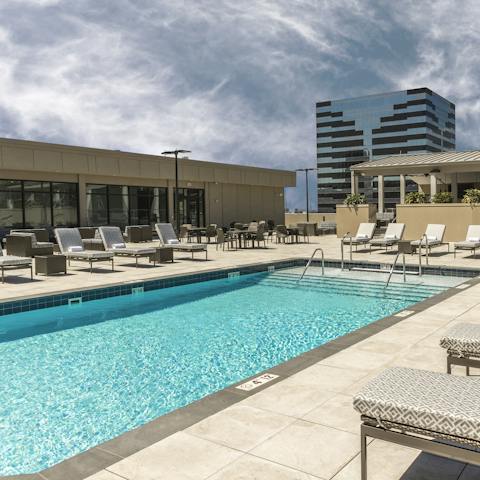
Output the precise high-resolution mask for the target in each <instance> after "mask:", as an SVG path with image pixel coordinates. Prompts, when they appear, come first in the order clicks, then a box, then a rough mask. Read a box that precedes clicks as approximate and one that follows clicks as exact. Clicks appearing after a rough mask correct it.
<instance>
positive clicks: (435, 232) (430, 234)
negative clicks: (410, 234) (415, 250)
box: [425, 223, 445, 242]
mask: <svg viewBox="0 0 480 480" xmlns="http://www.w3.org/2000/svg"><path fill="white" fill-rule="evenodd" d="M425 235H426V236H427V239H428V240H430V241H432V240H437V241H439V242H441V241H443V236H444V235H445V225H442V224H441V223H429V224H428V225H427V229H426V230H425Z"/></svg>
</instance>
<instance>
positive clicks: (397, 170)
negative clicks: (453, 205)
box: [350, 150, 480, 212]
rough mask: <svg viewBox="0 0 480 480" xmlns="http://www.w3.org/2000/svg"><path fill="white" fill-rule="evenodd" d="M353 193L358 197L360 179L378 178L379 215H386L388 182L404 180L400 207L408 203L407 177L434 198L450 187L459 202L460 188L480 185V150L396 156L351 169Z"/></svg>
mask: <svg viewBox="0 0 480 480" xmlns="http://www.w3.org/2000/svg"><path fill="white" fill-rule="evenodd" d="M350 171H351V176H352V193H358V178H359V177H360V176H369V177H377V180H378V212H383V211H384V204H385V190H384V178H385V177H388V176H398V177H400V203H405V185H406V177H407V176H408V177H409V178H412V180H414V181H415V182H416V183H417V184H418V186H419V188H421V189H422V190H429V192H430V195H435V194H436V193H437V191H442V190H446V189H447V186H448V185H450V191H451V193H452V196H453V201H454V202H455V201H458V184H459V183H468V184H475V183H478V184H480V150H474V151H470V152H438V153H422V154H418V155H394V156H390V157H384V158H381V159H378V160H373V161H370V162H364V163H359V164H357V165H353V166H352V167H350Z"/></svg>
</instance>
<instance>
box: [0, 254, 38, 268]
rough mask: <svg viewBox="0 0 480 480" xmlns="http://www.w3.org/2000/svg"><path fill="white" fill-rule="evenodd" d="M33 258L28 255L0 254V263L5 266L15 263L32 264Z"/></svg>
mask: <svg viewBox="0 0 480 480" xmlns="http://www.w3.org/2000/svg"><path fill="white" fill-rule="evenodd" d="M31 263H32V259H31V258H27V257H18V256H16V255H2V256H0V265H3V266H4V267H8V266H10V265H11V266H14V265H31Z"/></svg>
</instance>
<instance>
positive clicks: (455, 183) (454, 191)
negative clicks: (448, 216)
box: [450, 173, 458, 203]
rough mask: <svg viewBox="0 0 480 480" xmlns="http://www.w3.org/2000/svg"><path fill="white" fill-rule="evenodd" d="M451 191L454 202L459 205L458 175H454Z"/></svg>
mask: <svg viewBox="0 0 480 480" xmlns="http://www.w3.org/2000/svg"><path fill="white" fill-rule="evenodd" d="M450 189H451V192H452V197H453V202H454V203H457V202H458V179H457V174H456V173H452V180H451V183H450Z"/></svg>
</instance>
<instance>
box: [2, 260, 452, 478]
mask: <svg viewBox="0 0 480 480" xmlns="http://www.w3.org/2000/svg"><path fill="white" fill-rule="evenodd" d="M349 275H350V277H348V276H343V277H342V276H337V277H333V276H329V274H328V271H327V276H326V277H316V276H309V277H306V278H305V280H304V281H302V284H301V285H300V286H299V285H297V283H296V278H297V276H296V275H295V274H294V273H291V272H290V271H289V270H288V269H287V270H280V271H278V272H276V273H270V274H267V273H260V274H251V275H243V276H241V277H237V278H231V279H221V280H213V281H208V282H201V283H194V284H190V285H184V286H179V287H172V288H167V289H162V290H154V291H149V292H145V293H143V294H140V295H126V296H122V297H113V298H107V299H102V300H95V301H91V302H85V303H83V304H82V305H78V306H70V307H66V306H61V307H53V308H46V309H42V310H34V311H30V312H24V313H18V314H14V315H6V316H3V317H1V318H0V369H1V372H2V382H1V385H0V435H1V442H0V475H12V474H20V473H32V472H36V471H39V470H42V469H44V468H47V467H49V466H51V465H53V464H55V463H58V462H59V461H61V460H64V459H66V458H68V457H70V456H72V455H75V454H77V453H79V452H81V451H84V450H86V449H88V448H90V447H92V446H95V445H97V444H100V443H102V442H104V441H106V440H109V439H111V438H113V437H115V436H117V435H119V434H121V433H123V432H125V431H128V430H131V429H133V428H135V427H137V426H139V425H142V424H144V423H146V422H148V421H150V420H152V419H154V418H156V417H159V416H161V415H163V414H165V413H167V412H170V411H172V410H174V409H177V408H179V407H182V406H185V405H187V404H189V403H191V402H193V401H195V400H197V399H199V398H202V397H204V396H205V395H208V394H209V393H212V392H215V391H218V390H220V389H222V388H224V387H226V386H228V385H230V384H232V383H235V382H238V381H240V380H242V379H244V378H246V377H250V376H252V375H254V374H255V373H257V372H260V371H263V370H265V369H268V368H270V367H272V366H274V365H277V364H279V363H281V362H284V361H286V360H288V359H290V358H293V357H295V356H297V355H299V354H301V353H303V352H305V351H308V350H311V349H312V348H315V347H317V346H319V345H321V344H324V343H326V342H328V341H330V340H332V339H334V338H336V337H338V336H341V335H344V334H346V333H349V332H351V331H353V330H356V329H358V328H360V327H362V326H365V325H367V324H369V323H371V322H373V321H375V320H377V319H379V318H382V317H385V316H387V315H390V314H392V313H394V312H396V311H399V310H402V309H404V308H405V307H407V306H409V305H411V304H413V303H416V302H418V301H420V300H423V299H425V298H427V297H429V296H432V295H434V294H436V293H438V292H440V291H442V290H443V289H445V288H446V287H447V285H443V286H442V285H414V286H412V285H404V284H397V283H395V284H392V285H391V286H390V287H389V288H388V290H385V289H384V283H383V282H379V281H375V280H372V279H363V280H362V279H358V278H352V275H354V274H353V273H351V274H349Z"/></svg>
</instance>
